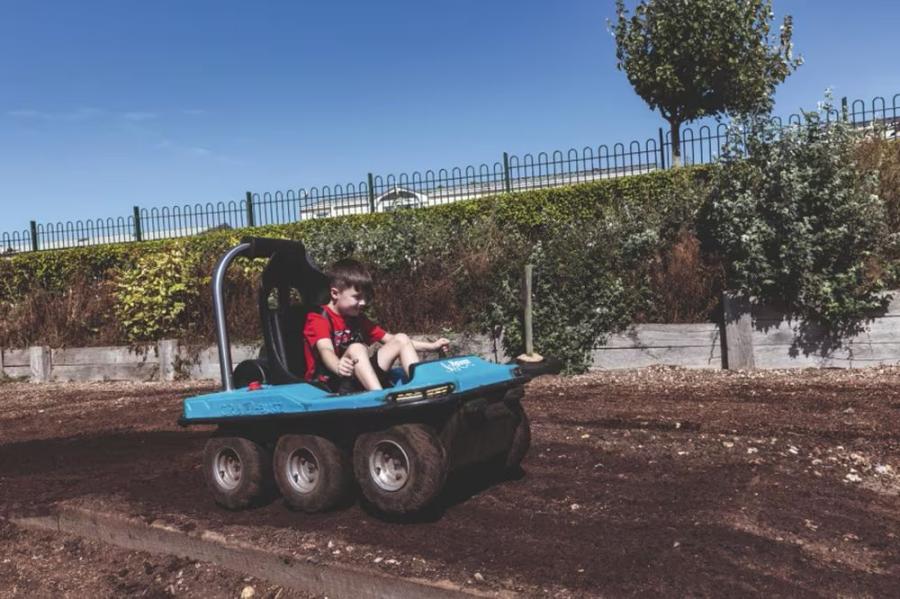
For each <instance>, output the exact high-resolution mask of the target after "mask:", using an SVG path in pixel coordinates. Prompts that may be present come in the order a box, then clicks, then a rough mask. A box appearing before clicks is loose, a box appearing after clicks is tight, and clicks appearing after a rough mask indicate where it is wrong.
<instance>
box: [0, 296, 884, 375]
mask: <svg viewBox="0 0 900 599" xmlns="http://www.w3.org/2000/svg"><path fill="white" fill-rule="evenodd" d="M892 293H893V294H894V295H895V296H896V299H894V300H893V301H892V302H891V304H890V307H889V309H888V310H887V312H886V314H884V315H882V316H879V317H878V318H874V319H872V320H871V321H869V322H868V323H867V324H866V330H865V331H864V332H862V333H860V334H858V335H855V336H853V337H850V338H849V339H845V340H844V343H843V344H842V345H841V346H840V347H838V348H832V347H828V344H827V343H826V342H827V339H828V338H827V336H826V335H825V334H824V332H823V331H819V330H816V329H815V328H812V327H810V328H807V329H806V330H804V329H803V327H802V323H800V322H797V321H793V322H791V321H788V320H786V319H785V317H784V315H783V314H781V313H779V312H778V311H777V310H774V309H772V308H770V307H766V306H758V305H754V304H753V303H752V302H750V301H748V300H746V299H743V298H740V297H736V296H733V295H729V294H726V295H725V296H724V297H723V302H722V305H723V314H724V320H723V322H722V323H701V324H644V325H636V326H634V327H632V328H630V329H629V330H627V331H625V332H623V333H618V334H615V335H611V336H610V337H609V338H608V339H607V340H606V343H605V344H604V345H602V346H599V347H597V348H595V349H594V350H592V352H591V358H592V366H591V369H592V370H608V369H616V368H640V367H643V366H651V365H667V366H681V367H684V368H716V369H718V368H731V369H751V368H803V367H823V366H829V367H833V366H837V367H847V368H856V367H863V366H873V365H885V364H900V292H892ZM449 337H450V338H451V341H452V342H453V348H454V351H455V353H458V354H475V355H478V356H481V357H483V358H485V359H487V360H497V361H500V362H505V361H506V360H507V356H505V355H504V354H503V351H502V348H500V347H498V348H497V351H495V349H494V343H493V342H492V340H491V339H490V337H487V336H484V335H449ZM419 338H421V337H419ZM497 345H498V346H499V343H498V344H497ZM258 353H259V346H254V345H235V346H233V347H232V360H233V362H234V364H238V363H239V362H240V361H241V360H244V359H247V358H252V357H255V356H257V355H258ZM426 357H430V356H426ZM0 371H2V374H3V375H4V376H7V377H14V378H28V379H29V380H31V381H35V382H45V381H98V380H132V381H135V380H136V381H142V380H143V381H151V380H174V379H175V378H190V379H218V378H219V355H218V351H217V349H216V347H215V346H213V347H189V346H184V345H181V344H179V343H178V342H177V341H174V340H163V341H160V342H159V343H157V344H155V345H146V346H139V347H132V348H129V347H91V348H65V349H50V348H48V347H30V348H27V349H8V348H0Z"/></svg>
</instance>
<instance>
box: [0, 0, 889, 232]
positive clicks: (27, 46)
mask: <svg viewBox="0 0 900 599" xmlns="http://www.w3.org/2000/svg"><path fill="white" fill-rule="evenodd" d="M627 4H628V5H629V6H632V5H633V2H631V1H629V2H627ZM774 5H775V11H776V18H778V19H780V18H781V17H782V16H783V15H784V14H785V13H790V14H792V15H794V21H795V35H794V42H795V47H796V49H797V51H799V52H800V53H801V54H802V55H803V56H804V59H805V61H806V64H805V65H803V66H802V67H801V68H800V69H799V70H798V71H797V72H796V73H795V74H794V75H793V76H791V77H790V78H789V79H788V81H787V82H786V83H785V84H784V85H783V86H782V87H781V88H780V89H779V92H778V94H777V97H776V98H777V108H776V112H779V113H786V112H793V111H795V110H796V109H798V108H800V107H807V108H812V107H814V106H815V104H816V102H817V101H818V100H820V99H821V98H822V96H823V91H824V90H825V88H828V87H830V88H832V89H833V90H834V94H835V96H837V97H841V96H844V95H846V96H849V97H851V98H865V99H869V98H871V97H872V96H876V95H883V96H886V97H887V98H888V101H890V98H891V96H893V95H894V94H895V93H900V67H898V65H897V59H896V57H895V56H894V55H895V54H896V52H895V46H896V38H895V35H896V32H897V31H898V30H900V2H896V1H889V0H859V1H857V2H854V3H852V4H851V3H847V2H838V1H837V0H775V1H774ZM0 7H2V13H0V181H2V186H0V205H2V207H3V210H2V212H0V232H2V231H11V230H14V229H18V230H22V229H26V228H27V227H28V221H29V220H31V219H35V220H37V221H39V222H47V221H56V220H68V219H84V218H90V217H107V216H126V215H128V214H129V213H130V211H131V206H133V205H140V206H143V207H151V206H164V205H171V204H183V203H188V202H190V203H193V202H204V203H205V202H210V201H212V202H215V201H219V200H237V199H240V198H241V197H243V194H244V191H245V190H253V191H274V190H278V189H281V190H283V189H288V188H294V189H296V188H299V187H308V186H312V185H323V184H326V185H327V184H335V183H346V182H359V181H362V180H364V179H365V176H366V173H367V172H370V171H371V172H374V173H376V174H383V175H385V174H388V173H394V174H398V173H400V172H409V171H413V170H425V169H428V168H432V169H437V168H442V167H443V168H450V167H453V166H465V165H467V164H478V163H481V162H488V163H493V162H494V161H496V160H498V159H499V158H500V156H501V155H502V153H503V152H504V151H508V152H510V153H514V154H520V155H521V154H524V153H526V152H532V153H537V152H539V151H551V150H554V149H568V148H570V147H577V148H581V147H583V146H586V145H590V146H597V145H599V144H601V143H607V144H611V143H615V142H617V141H630V140H631V139H634V138H641V139H646V138H648V137H653V136H655V134H656V130H657V127H659V126H660V125H662V124H663V122H662V120H661V119H660V117H659V116H658V115H657V114H654V113H651V112H650V111H649V110H648V109H647V108H646V106H645V105H644V104H643V102H642V101H641V100H640V98H638V97H637V96H636V95H635V94H634V92H633V90H632V89H631V87H630V85H629V84H628V81H627V80H626V78H625V75H624V74H623V73H621V72H619V71H617V70H616V68H615V53H614V44H613V41H612V37H611V35H610V34H609V32H608V30H607V26H606V19H608V18H611V17H612V16H613V15H614V2H613V1H612V0H559V1H556V2H547V1H546V0H541V1H539V0H516V1H512V0H503V1H501V0H491V1H485V0H480V1H472V0H457V1H454V2H447V1H428V2H422V1H421V0H419V1H415V2H413V1H407V0H402V1H391V0H386V1H383V2H372V1H371V0H367V1H356V0H354V1H352V2H351V1H345V2H301V1H286V0H285V1H274V0H273V1H262V0H260V1H257V2H250V1H245V2H235V1H229V0H215V1H212V0H190V1H187V0H154V1H147V0H107V1H98V0H79V1H77V2H73V1H71V0H65V1H62V0H61V1H56V2H49V1H42V0H19V1H12V0H0Z"/></svg>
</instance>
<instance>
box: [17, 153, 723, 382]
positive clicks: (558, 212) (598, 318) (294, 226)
mask: <svg viewBox="0 0 900 599" xmlns="http://www.w3.org/2000/svg"><path fill="white" fill-rule="evenodd" d="M709 176H710V169H708V168H706V167H691V168H687V169H678V170H672V171H657V172H653V173H648V174H646V175H639V176H633V177H622V178H618V179H609V180H603V181H596V182H591V183H585V184H581V185H575V186H571V187H564V188H553V189H542V190H536V191H529V192H522V193H517V194H501V195H498V196H494V197H489V198H479V199H475V200H468V201H462V202H455V203H452V204H447V205H443V206H437V207H433V208H425V209H417V210H409V211H405V210H403V211H396V212H390V213H379V214H366V215H355V216H348V217H340V218H333V219H322V220H310V221H302V222H296V223H290V224H284V225H267V226H262V227H255V228H253V229H250V230H229V231H216V232H210V233H207V234H203V235H198V236H194V237H189V238H184V239H177V240H162V241H150V242H142V243H131V244H118V245H110V246H96V247H89V248H79V249H72V250H59V251H42V252H37V253H34V254H24V255H18V256H13V257H9V258H4V259H0V281H7V282H9V283H10V284H8V285H5V286H0V318H3V317H4V316H5V315H6V314H14V313H16V312H14V310H13V308H14V307H15V306H18V305H20V304H23V303H24V304H28V301H29V300H28V298H29V297H32V296H33V299H34V301H32V302H31V304H34V305H37V302H38V301H41V302H43V301H47V298H48V297H51V296H56V295H59V294H62V293H64V292H65V290H67V289H74V288H76V287H75V286H74V284H73V283H74V281H73V277H81V276H82V275H78V274H76V273H79V272H85V269H86V271H87V272H89V280H90V281H91V284H90V285H88V286H86V287H85V288H84V289H81V288H78V289H79V293H83V294H85V295H98V296H103V298H102V299H104V300H105V299H109V300H110V302H109V304H107V303H103V302H97V304H96V305H97V306H105V305H115V306H116V309H115V310H108V311H107V312H108V314H109V316H108V318H107V320H105V321H102V322H101V320H102V319H100V318H99V316H98V318H97V319H96V320H97V322H95V319H93V318H92V319H91V322H90V323H89V324H90V327H84V329H83V331H84V332H83V333H81V334H80V336H77V335H76V336H68V337H66V343H69V344H72V345H95V344H110V343H121V342H132V341H139V340H154V339H158V338H160V337H163V336H171V337H175V338H179V339H181V340H183V341H185V342H189V343H210V342H212V341H213V340H214V326H213V319H212V316H211V302H210V293H209V289H208V281H209V274H210V272H211V270H212V268H213V265H214V264H215V262H216V259H217V258H218V257H219V256H221V254H222V253H223V252H224V251H225V250H226V249H227V248H229V247H232V246H233V245H235V244H236V243H237V242H238V241H239V239H240V238H241V236H243V235H248V234H249V235H259V236H268V237H278V238H288V239H298V240H302V241H303V242H304V243H305V244H306V247H307V249H308V251H309V254H310V255H311V256H312V257H313V258H314V259H315V261H316V262H317V263H318V264H319V265H320V266H323V267H325V266H327V265H329V264H330V263H332V262H333V261H335V260H338V259H340V258H344V257H348V256H353V257H355V258H357V259H360V260H362V261H364V262H365V263H367V264H368V265H369V267H370V269H371V270H372V271H373V275H374V278H375V282H376V287H377V290H378V292H377V295H376V300H375V303H374V305H373V306H372V315H373V317H375V318H376V319H378V320H380V321H381V322H382V324H384V325H385V326H386V327H388V328H389V329H390V330H394V331H404V332H413V333H435V334H436V333H439V332H441V331H442V329H445V328H451V329H452V330H454V331H460V332H463V331H469V332H474V331H476V330H489V329H491V330H492V329H493V328H494V327H495V325H499V326H502V327H503V328H504V329H505V331H506V335H505V337H504V338H505V340H506V343H507V348H506V349H507V352H509V353H512V354H513V355H515V354H517V353H520V352H521V350H522V342H521V314H522V307H521V298H520V294H519V289H520V288H521V282H522V269H523V266H524V264H525V263H526V262H528V261H529V260H530V259H532V260H534V261H535V263H536V267H537V269H536V277H537V279H536V287H535V295H534V297H535V305H536V309H537V310H538V313H537V315H536V319H535V321H536V327H537V331H536V332H537V348H538V351H540V352H542V353H544V354H547V355H553V356H560V357H561V358H563V359H564V360H566V361H567V363H568V368H569V370H570V371H576V370H580V369H583V368H584V366H585V360H586V357H587V352H588V351H589V350H590V348H591V346H592V345H593V344H594V343H595V342H596V341H597V339H598V338H599V337H601V336H602V334H603V333H605V332H606V331H609V330H615V329H616V328H618V327H619V326H620V325H621V324H623V323H624V322H627V321H629V320H630V319H632V318H634V317H635V316H636V315H637V314H638V313H640V314H650V313H659V312H660V311H654V310H650V309H649V308H650V307H651V306H653V305H655V304H659V303H660V302H658V301H657V299H658V297H659V296H658V295H656V294H655V292H654V287H653V285H654V283H653V282H652V281H651V279H652V278H653V277H651V276H650V274H649V273H650V268H651V263H652V262H653V260H652V259H651V258H652V257H653V256H654V255H656V254H659V253H660V252H661V251H662V250H664V249H665V248H667V247H668V246H670V245H671V244H672V243H673V242H674V240H675V238H676V237H677V236H678V234H679V232H680V231H683V230H684V228H685V227H686V226H687V227H688V228H690V227H691V226H692V224H693V219H694V215H695V214H696V211H697V209H698V207H699V206H700V205H701V204H702V202H703V200H704V198H705V191H704V190H705V186H706V181H707V180H708V178H709ZM261 264H262V263H261V262H257V263H254V264H247V263H246V262H245V261H238V262H237V263H236V265H235V268H234V269H230V271H229V275H230V276H229V277H228V278H227V279H226V285H227V287H228V289H227V291H226V294H227V296H228V302H226V306H227V310H226V316H227V318H228V322H229V327H230V331H231V332H232V337H231V338H232V340H234V341H252V340H257V339H258V338H259V332H258V326H256V320H257V317H256V309H257V308H256V301H255V298H254V293H255V284H256V281H257V279H258V274H259V269H260V266H261ZM657 278H659V277H658V276H657ZM656 284H657V285H664V284H665V283H664V281H657V283H656ZM48 294H49V295H48ZM73 305H78V304H77V303H76V302H73ZM5 306H9V308H8V309H7V307H5ZM635 310H639V312H635ZM97 311H98V313H99V311H100V308H98V309H97ZM105 313H106V312H104V314H105ZM701 318H702V316H701ZM23 322H24V321H23ZM27 323H28V324H27V328H26V327H19V330H17V331H15V334H13V332H12V331H10V332H7V331H4V330H3V329H2V328H0V345H4V344H9V343H15V344H16V345H17V346H21V345H23V344H24V345H27V344H34V343H41V342H42V341H45V340H47V339H48V336H47V330H48V327H47V326H46V324H41V323H40V322H39V321H38V320H36V319H32V320H28V321H27ZM59 325H60V327H62V326H65V323H64V322H62V321H61V322H60V323H59ZM16 326H18V323H17V325H16ZM57 328H59V327H57Z"/></svg>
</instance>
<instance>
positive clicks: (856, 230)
mask: <svg viewBox="0 0 900 599" xmlns="http://www.w3.org/2000/svg"><path fill="white" fill-rule="evenodd" d="M833 113H834V110H833V108H832V106H831V105H830V103H829V102H826V103H825V105H824V106H823V110H822V113H815V112H813V113H805V114H804V118H803V122H802V123H800V124H797V125H795V126H791V127H788V128H785V129H782V128H780V127H778V126H776V124H775V123H773V122H772V121H771V120H770V119H769V118H768V116H766V115H758V116H752V117H745V118H744V119H742V120H741V121H740V122H739V123H737V124H736V125H735V126H733V127H732V128H731V130H730V133H729V136H728V143H727V146H726V148H725V150H724V152H723V154H722V158H721V160H720V168H719V169H717V170H715V171H713V172H714V175H713V180H712V185H711V190H710V197H709V200H708V202H707V203H706V205H705V207H704V209H703V211H702V214H701V216H700V229H701V231H702V232H703V234H704V237H705V242H706V246H707V248H709V249H712V250H713V251H715V252H718V253H719V254H720V255H721V256H722V258H723V259H724V262H725V268H726V284H727V285H728V286H729V287H731V288H732V289H734V290H736V291H739V292H741V293H743V294H746V295H748V296H752V297H755V298H756V299H757V300H758V301H760V302H763V303H770V304H777V305H781V306H783V308H784V309H785V310H786V312H787V314H788V315H791V316H799V317H802V318H803V319H804V320H805V321H806V322H807V323H808V324H816V325H821V326H823V327H824V328H825V329H826V330H827V331H828V332H830V333H831V334H832V340H833V339H834V338H836V337H839V336H841V335H842V334H846V333H849V332H854V331H856V330H858V329H859V326H860V323H861V321H862V319H864V318H865V317H866V316H867V315H868V314H870V313H871V312H872V311H873V310H878V309H882V308H883V307H884V306H885V305H886V302H887V299H886V298H885V297H884V296H883V295H880V294H879V292H880V291H882V290H883V289H884V281H883V280H882V278H881V277H880V276H879V272H880V267H879V250H880V248H881V247H882V246H883V244H884V242H885V239H886V237H885V233H886V228H885V217H886V214H885V207H884V203H883V202H882V200H881V199H880V198H879V197H878V195H877V173H875V172H871V171H866V170H864V169H861V168H860V167H859V165H858V164H857V160H856V155H857V148H858V144H859V141H860V139H861V135H862V133H860V132H859V131H858V130H856V129H854V127H853V126H851V125H850V124H849V123H846V122H844V121H841V120H833V121H831V122H826V120H825V119H824V117H823V114H825V115H827V114H833Z"/></svg>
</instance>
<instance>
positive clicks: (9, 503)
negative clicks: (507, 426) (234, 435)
mask: <svg viewBox="0 0 900 599" xmlns="http://www.w3.org/2000/svg"><path fill="white" fill-rule="evenodd" d="M209 388H211V387H209V386H197V385H188V384H184V383H182V384H175V385H172V384H168V385H164V384H144V385H132V384H108V383H107V384H94V385H46V386H29V385H24V384H4V385H2V386H0V391H2V392H3V398H4V399H3V411H2V414H0V515H3V514H9V513H21V512H29V511H41V510H42V509H46V508H47V506H49V505H51V504H52V503H53V502H59V501H65V502H67V503H71V504H82V505H90V506H92V507H100V508H104V509H111V510H116V511H121V512H125V513H129V514H132V515H140V516H142V517H144V518H145V519H148V520H151V519H154V518H157V517H163V518H165V519H166V520H168V521H172V522H176V523H178V524H179V525H180V526H183V527H185V528H188V529H190V528H193V527H197V526H201V527H208V528H213V529H217V530H220V531H222V532H224V533H226V534H231V535H235V536H237V537H246V538H248V539H254V540H255V542H258V543H265V544H269V545H271V546H273V547H277V548H279V549H281V550H287V551H290V550H295V551H296V552H298V553H302V554H306V555H309V554H314V555H316V556H317V559H320V560H322V561H347V562H354V563H358V564H364V565H366V566H367V567H371V568H381V569H384V570H386V571H389V572H395V573H400V574H408V575H416V576H422V577H428V578H433V579H450V580H451V581H454V582H457V583H460V584H470V585H472V586H473V587H475V588H480V589H482V590H492V589H493V590H510V591H518V592H523V593H525V594H527V595H540V594H545V593H546V594H552V595H554V596H597V595H605V596H610V595H611V596H619V595H633V594H663V595H667V596H682V595H685V594H690V595H700V596H704V595H705V596H713V595H715V596H721V595H729V594H742V595H743V594H749V593H753V594H767V595H770V594H774V595H781V596H834V595H836V594H837V595H840V594H844V595H855V596H858V595H871V596H888V595H893V594H896V592H897V589H898V588H900V541H898V536H900V476H898V473H900V420H898V416H900V370H898V369H881V370H865V371H851V372H844V371H805V372H802V373H801V372H789V373H752V374H741V373H728V372H690V371H680V370H670V369H653V370H642V371H630V372H620V373H604V374H598V375H588V376H585V377H575V378H570V379H560V378H548V379H543V380H539V381H535V382H534V383H532V384H531V385H530V386H529V389H528V393H527V395H526V399H525V405H526V409H527V410H528V411H529V414H530V415H531V417H532V421H533V432H534V443H533V446H532V450H531V452H530V454H529V456H528V457H527V458H526V461H525V463H524V468H525V473H526V474H525V476H524V477H523V478H520V479H518V480H508V481H492V480H490V479H488V478H487V477H485V476H483V475H482V474H481V473H480V472H478V471H468V472H465V473H463V474H462V475H460V476H456V477H455V478H454V479H452V480H451V482H450V487H449V489H448V492H447V493H446V494H445V496H444V497H443V498H442V500H441V502H440V505H438V506H437V507H436V508H435V509H434V510H432V511H431V512H429V513H428V514H425V515H423V516H422V517H421V518H419V519H418V520H417V521H414V522H401V523H398V522H385V521H384V520H381V519H378V518H376V517H374V516H373V515H371V514H369V513H366V512H365V511H364V510H363V509H361V508H360V507H359V506H358V505H353V506H350V507H347V508H345V509H342V510H339V511H335V512H332V513H328V514H320V515H315V516H309V515H302V514H297V513H293V512H290V511H289V510H287V509H286V508H285V507H284V506H283V505H282V503H281V502H280V501H277V500H276V501H273V502H272V503H271V504H269V505H266V506H264V507H262V508H258V509H255V510H251V511H246V512H240V513H229V512H224V511H222V510H220V509H219V508H217V507H216V506H215V505H214V504H213V503H212V501H211V500H210V498H209V496H208V494H207V493H206V491H205V489H204V488H203V487H202V485H201V484H200V481H201V477H200V473H199V471H198V466H199V454H200V452H201V450H202V447H203V443H204V440H205V437H206V436H207V434H208V430H206V431H204V430H183V429H179V428H178V427H177V426H176V425H175V420H176V418H177V416H178V413H179V408H180V399H181V398H182V397H183V396H185V395H187V394H192V393H197V392H203V391H204V390H207V389H209ZM0 524H3V523H2V521H0ZM6 526H8V525H6ZM3 530H6V529H0V532H3ZM9 534H10V535H11V534H12V533H9ZM16 534H18V535H19V536H17V537H16V540H15V542H14V543H9V544H7V545H4V548H0V562H3V560H5V559H9V560H10V561H9V562H4V565H2V566H0V568H3V570H0V572H2V574H3V577H2V578H3V580H4V581H9V580H13V581H17V582H18V583H19V584H20V585H25V586H27V584H28V583H29V582H31V583H34V584H38V582H37V581H34V580H31V581H29V577H34V576H39V574H34V573H31V574H29V572H32V570H29V569H28V568H25V567H23V566H21V565H19V562H20V560H23V559H25V557H24V555H25V554H26V553H27V552H28V549H27V548H28V547H30V546H31V545H33V551H35V552H40V551H46V550H47V543H50V541H48V540H47V539H46V538H45V537H43V536H41V535H30V536H29V535H24V534H22V533H16ZM29 534H30V533H29ZM29 544H31V545H29ZM8 547H17V548H18V549H13V550H11V549H8ZM98 550H99V549H98ZM123 559H124V558H123ZM75 565H76V566H77V563H76V564H75ZM59 567H63V566H59ZM72 567H75V566H72ZM476 573H477V574H478V576H476ZM3 584H8V583H6V582H4V583H3ZM98 588H101V587H98ZM223 588H224V587H223ZM228 588H229V589H230V588H233V587H228ZM84 589H85V590H90V589H95V588H94V587H84ZM101 590H102V588H101ZM175 590H176V591H178V592H176V594H182V593H181V591H180V590H179V589H175ZM7 591H8V589H7ZM3 592H4V591H3V589H2V588H0V594H3ZM166 592H169V591H166ZM216 592H218V591H216ZM222 592H224V593H226V594H227V593H228V592H231V591H227V592H226V591H222ZM186 594H188V595H190V592H186Z"/></svg>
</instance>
